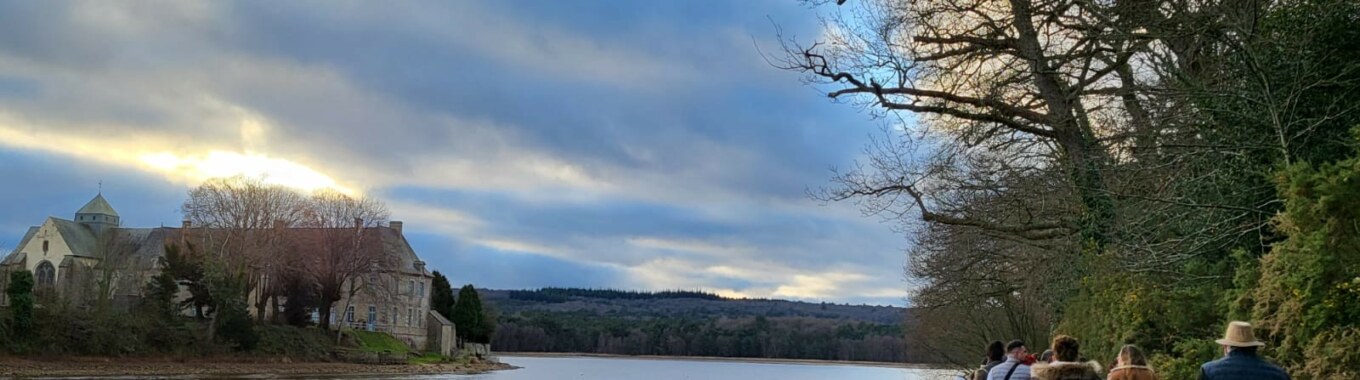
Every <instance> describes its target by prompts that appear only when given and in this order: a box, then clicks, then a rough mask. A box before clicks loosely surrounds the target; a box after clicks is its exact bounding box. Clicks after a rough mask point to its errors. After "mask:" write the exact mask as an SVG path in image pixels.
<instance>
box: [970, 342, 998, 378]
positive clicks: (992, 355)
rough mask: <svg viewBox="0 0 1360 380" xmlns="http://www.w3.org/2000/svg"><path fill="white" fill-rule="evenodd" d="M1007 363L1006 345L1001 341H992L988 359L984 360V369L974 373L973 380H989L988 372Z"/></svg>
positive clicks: (989, 346) (988, 350)
mask: <svg viewBox="0 0 1360 380" xmlns="http://www.w3.org/2000/svg"><path fill="white" fill-rule="evenodd" d="M1005 361H1006V345H1005V344H1003V343H1001V341H999V340H994V341H992V343H991V344H988V345H987V357H986V358H983V359H982V368H979V369H978V370H977V371H976V372H973V380H987V372H989V371H991V370H992V367H996V365H997V364H1001V363H1004V362H1005Z"/></svg>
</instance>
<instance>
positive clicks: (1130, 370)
mask: <svg viewBox="0 0 1360 380" xmlns="http://www.w3.org/2000/svg"><path fill="white" fill-rule="evenodd" d="M1159 379H1160V378H1159V377H1157V373H1155V372H1153V371H1152V367H1149V366H1148V362H1147V355H1144V354H1143V350H1142V349H1140V348H1138V346H1135V345H1132V344H1126V345H1124V347H1122V348H1120V349H1119V357H1118V358H1117V359H1115V367H1114V368H1113V369H1111V370H1110V376H1109V377H1108V378H1107V380H1159Z"/></svg>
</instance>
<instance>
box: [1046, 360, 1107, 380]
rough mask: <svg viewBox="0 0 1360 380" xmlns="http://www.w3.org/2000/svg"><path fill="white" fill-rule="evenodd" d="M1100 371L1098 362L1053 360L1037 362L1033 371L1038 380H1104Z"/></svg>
mask: <svg viewBox="0 0 1360 380" xmlns="http://www.w3.org/2000/svg"><path fill="white" fill-rule="evenodd" d="M1100 371H1101V369H1100V364H1099V363H1096V362H1085V363H1077V362H1053V363H1039V364H1035V365H1034V369H1033V371H1032V373H1033V374H1034V378H1035V379H1038V380H1103V379H1101V378H1100Z"/></svg>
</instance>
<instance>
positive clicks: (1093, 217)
mask: <svg viewBox="0 0 1360 380" xmlns="http://www.w3.org/2000/svg"><path fill="white" fill-rule="evenodd" d="M813 3H816V4H822V3H827V1H813ZM836 3H837V4H836V5H829V4H827V5H825V6H827V7H835V10H834V11H833V12H832V13H830V14H828V15H827V16H826V22H827V24H828V27H827V30H829V31H831V32H828V33H825V34H823V35H822V36H821V37H819V39H818V40H815V41H806V40H802V41H800V40H796V39H791V38H783V37H782V36H781V38H782V39H783V41H784V49H783V52H782V54H780V55H778V56H774V57H770V58H771V60H772V61H774V62H776V64H777V65H778V66H780V67H781V68H783V69H786V70H789V71H793V72H798V73H801V74H803V75H804V77H803V78H804V80H805V81H806V82H808V83H809V84H812V85H815V86H818V87H820V88H824V89H826V93H827V95H828V96H829V97H830V98H833V99H835V100H838V101H842V102H846V103H850V104H854V105H856V106H859V107H862V108H863V109H865V110H867V111H869V112H870V114H872V115H874V116H876V117H880V118H881V119H880V120H883V121H884V123H885V124H888V125H887V126H886V127H885V128H884V133H883V134H882V135H881V136H879V137H878V138H876V139H875V140H874V141H873V142H871V143H870V145H869V147H868V150H867V151H868V153H869V155H868V158H866V159H865V160H864V161H863V162H860V163H858V164H857V165H855V166H853V167H851V168H849V169H848V170H841V171H837V172H835V173H833V176H832V178H833V185H831V186H828V187H827V188H825V189H821V190H820V191H815V195H816V196H817V197H818V198H820V199H824V200H828V201H854V202H857V203H858V204H860V205H862V206H863V207H864V209H865V211H866V212H868V213H870V214H873V215H878V216H881V217H883V218H885V219H887V220H892V221H896V222H898V223H900V224H901V225H902V227H903V228H904V230H906V231H911V232H913V234H912V236H911V237H912V239H913V242H914V244H913V247H912V248H911V249H910V251H909V252H908V256H907V274H908V275H909V277H910V278H912V280H913V283H914V284H915V285H916V286H915V287H914V289H913V294H912V295H911V300H912V303H913V305H914V306H917V310H919V312H918V313H917V314H916V315H915V316H914V318H916V319H917V323H915V324H914V325H913V326H915V327H914V328H913V330H912V331H909V332H908V334H909V336H912V337H914V338H917V339H918V340H919V341H920V342H921V344H924V345H928V346H929V347H930V349H931V350H932V351H934V352H935V353H937V354H939V355H941V356H943V357H945V358H947V359H948V360H949V361H951V362H954V363H957V364H959V365H960V366H966V367H971V366H975V365H976V364H977V362H978V361H979V360H980V355H981V348H982V347H984V346H985V345H986V343H987V342H988V341H990V340H994V339H1001V340H1005V339H1010V338H1021V339H1024V340H1026V341H1030V342H1036V341H1039V342H1042V341H1047V340H1048V337H1050V336H1052V335H1053V334H1058V333H1062V334H1068V335H1073V336H1077V337H1079V338H1081V340H1082V344H1083V352H1089V353H1090V355H1091V356H1092V357H1093V358H1094V359H1100V360H1102V361H1108V359H1109V358H1111V357H1113V355H1114V353H1115V352H1116V349H1117V347H1119V346H1120V345H1122V344H1126V343H1132V344H1138V345H1140V346H1142V347H1145V348H1147V349H1149V351H1150V352H1151V354H1152V361H1153V365H1154V366H1155V367H1157V368H1158V371H1159V372H1162V373H1163V375H1162V376H1163V377H1165V378H1193V377H1195V376H1197V375H1196V374H1197V373H1198V372H1197V371H1198V364H1199V363H1202V362H1204V361H1207V360H1210V359H1213V358H1214V357H1216V356H1217V355H1218V354H1219V351H1218V348H1217V346H1216V345H1215V344H1214V342H1213V338H1214V337H1215V336H1216V335H1218V334H1220V333H1221V332H1222V329H1223V326H1224V325H1225V324H1226V323H1227V321H1229V320H1233V319H1241V320H1251V321H1254V322H1255V323H1256V324H1257V325H1258V326H1260V327H1261V331H1260V333H1261V334H1262V335H1263V336H1264V339H1265V340H1267V341H1268V342H1269V343H1270V344H1269V346H1267V348H1266V349H1265V350H1264V353H1265V354H1266V355H1267V356H1270V357H1272V358H1273V359H1274V360H1277V361H1279V362H1280V363H1281V364H1283V365H1284V366H1285V367H1286V368H1287V369H1288V370H1289V372H1290V373H1291V374H1293V375H1294V376H1295V378H1345V377H1352V376H1353V375H1354V372H1353V369H1350V368H1351V367H1348V366H1349V365H1350V364H1347V363H1351V364H1353V363H1357V362H1360V352H1357V351H1356V350H1354V349H1350V348H1353V347H1356V346H1357V345H1358V344H1360V343H1358V342H1357V341H1356V339H1357V338H1356V337H1358V336H1360V315H1357V314H1356V312H1355V310H1360V292H1358V291H1357V290H1356V289H1357V288H1358V287H1360V286H1357V285H1355V284H1357V283H1360V282H1358V281H1360V280H1357V279H1360V262H1358V261H1357V260H1360V255H1357V254H1356V252H1355V250H1356V249H1357V248H1356V247H1357V246H1358V245H1357V244H1356V239H1357V237H1358V236H1360V230H1358V229H1357V227H1356V226H1355V225H1354V223H1352V222H1353V221H1354V220H1356V219H1355V218H1356V217H1357V216H1360V198H1357V197H1356V194H1355V192H1356V190H1355V189H1357V188H1358V187H1357V185H1360V184H1357V183H1355V181H1356V178H1357V177H1355V176H1354V174H1353V173H1355V172H1356V170H1357V166H1356V165H1357V163H1358V162H1360V151H1357V147H1360V139H1357V136H1360V28H1356V27H1355V26H1356V25H1357V20H1360V3H1357V2H1355V1H1351V0H1269V1H1257V2H1240V1H1225V0H1176V1H1159V0H1153V1H1143V0H1116V1H1109V2H1088V1H1079V0H1057V1H1046V2H1036V1H1031V0H925V1H907V2H895V1H878V0H863V1H860V0H850V1H837V2H836ZM1088 349H1089V350H1088Z"/></svg>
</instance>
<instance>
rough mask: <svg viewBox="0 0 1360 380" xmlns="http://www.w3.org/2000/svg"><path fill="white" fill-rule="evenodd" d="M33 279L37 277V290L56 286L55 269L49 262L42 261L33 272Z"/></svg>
mask: <svg viewBox="0 0 1360 380" xmlns="http://www.w3.org/2000/svg"><path fill="white" fill-rule="evenodd" d="M33 275H34V277H37V278H36V280H37V283H38V287H39V288H51V287H53V286H55V285H56V284H57V268H56V267H54V266H52V262H51V261H47V260H43V262H42V263H39V264H38V267H37V268H36V269H35V270H34V273H33Z"/></svg>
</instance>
